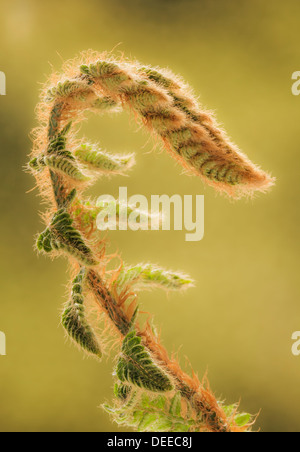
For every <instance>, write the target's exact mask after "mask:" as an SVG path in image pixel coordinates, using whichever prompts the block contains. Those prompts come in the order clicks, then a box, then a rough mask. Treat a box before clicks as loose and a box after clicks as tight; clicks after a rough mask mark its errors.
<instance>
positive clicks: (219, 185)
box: [29, 55, 273, 432]
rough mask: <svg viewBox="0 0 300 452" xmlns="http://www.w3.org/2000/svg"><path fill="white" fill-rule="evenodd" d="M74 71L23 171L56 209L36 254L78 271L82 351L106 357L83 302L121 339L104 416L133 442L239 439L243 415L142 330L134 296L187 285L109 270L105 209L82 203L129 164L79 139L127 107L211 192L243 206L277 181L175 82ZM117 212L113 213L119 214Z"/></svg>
mask: <svg viewBox="0 0 300 452" xmlns="http://www.w3.org/2000/svg"><path fill="white" fill-rule="evenodd" d="M76 64H77V63H74V64H73V66H72V68H71V69H70V70H66V72H65V73H64V74H63V75H62V77H61V78H60V79H55V80H52V82H51V83H50V85H49V86H47V87H46V89H45V91H44V93H43V95H42V103H41V105H40V108H39V119H40V121H41V127H40V128H39V129H38V130H37V131H36V133H35V142H34V150H33V152H32V156H31V160H30V163H29V168H30V170H31V171H32V173H33V175H34V176H35V177H36V180H37V183H38V186H39V188H40V190H41V193H42V195H44V196H45V198H46V199H47V200H48V201H49V203H50V206H51V210H50V213H49V214H48V215H47V227H46V230H45V231H44V232H43V233H42V234H40V236H39V238H38V241H37V248H38V250H39V251H44V252H46V253H52V254H53V255H61V254H63V255H64V254H66V255H68V256H69V258H70V260H71V263H72V265H73V267H75V268H76V272H77V276H76V278H75V279H74V280H73V284H72V289H71V296H70V301H69V302H68V303H67V305H66V306H65V308H64V312H63V315H62V325H63V327H64V328H65V330H66V332H67V334H68V335H69V336H70V337H71V338H72V339H73V340H74V341H75V342H76V343H77V344H78V345H79V346H80V347H81V348H82V349H83V350H85V351H87V352H88V353H89V354H92V355H95V356H96V357H101V356H102V352H103V346H102V345H100V341H99V338H98V336H97V334H96V333H95V329H94V328H93V324H92V323H93V321H92V320H91V319H90V318H89V316H88V315H87V312H86V304H85V300H86V297H90V296H91V295H92V299H93V300H94V303H95V306H96V308H97V309H98V310H99V311H100V312H101V313H102V314H103V315H104V317H105V318H106V319H107V322H109V324H110V325H112V326H113V329H110V330H111V334H113V335H114V336H116V337H119V338H120V339H121V340H122V347H121V350H119V356H118V361H117V366H116V376H117V379H118V382H117V383H116V386H115V396H116V403H115V406H114V407H108V406H105V409H106V410H107V411H108V412H110V413H111V414H112V416H113V418H114V419H115V421H116V422H118V423H119V424H121V425H123V424H124V425H127V426H128V425H129V426H132V427H133V428H135V429H138V430H140V431H182V432H184V431H213V432H231V431H233V432H234V431H246V430H248V429H249V428H250V424H251V422H250V417H249V415H246V414H242V415H240V414H237V407H236V406H231V407H226V406H224V405H223V404H222V403H219V402H218V401H217V400H216V399H215V397H214V395H213V394H212V393H211V391H210V390H209V388H208V387H207V386H206V385H205V384H204V383H200V382H199V380H198V379H197V377H196V376H195V375H194V376H193V377H191V376H189V375H188V374H187V373H185V372H184V371H183V370H182V369H181V368H180V366H179V364H178V362H177V360H176V359H175V358H170V357H169V356H168V354H167V352H166V350H165V349H164V348H163V346H162V345H161V342H160V339H159V337H158V335H157V334H156V332H155V329H154V327H153V326H151V325H150V324H146V325H145V326H143V327H141V326H140V324H139V321H138V318H139V309H138V305H137V302H136V294H137V291H138V290H141V289H143V288H145V287H151V286H159V287H161V288H164V289H167V290H170V289H171V290H181V289H184V288H188V287H190V286H191V285H192V284H193V281H192V280H191V279H190V278H189V277H188V276H186V275H184V274H181V273H179V272H171V271H166V270H164V269H162V268H160V267H158V266H153V265H151V264H141V265H136V266H122V268H121V269H120V268H118V269H115V270H114V271H113V274H112V273H111V271H110V272H108V271H107V270H106V264H107V262H108V260H109V257H108V256H106V254H105V246H104V244H103V239H102V237H101V233H100V232H99V231H98V230H97V229H96V227H95V221H96V217H97V215H98V214H99V212H103V211H104V212H105V209H106V208H109V206H108V207H107V206H106V207H105V205H104V204H105V203H104V204H101V203H100V204H96V203H93V202H91V201H88V200H85V199H84V198H83V190H84V188H85V186H86V185H87V183H91V182H92V181H93V180H94V179H95V177H96V176H98V174H99V175H106V174H123V173H124V172H126V171H127V170H128V169H129V168H131V167H132V165H133V163H134V158H133V155H124V156H118V155H113V154H110V153H108V152H106V151H102V150H100V149H98V147H97V146H95V145H90V144H85V142H84V141H81V140H78V139H76V124H77V123H78V122H79V121H81V120H82V118H83V115H84V112H85V111H87V110H89V111H93V112H96V113H100V112H105V111H107V110H117V109H118V108H119V107H120V106H123V107H126V106H127V107H129V108H130V109H131V110H132V111H133V112H134V114H135V115H136V117H137V118H139V119H140V120H141V121H142V123H143V124H144V125H145V126H147V127H148V128H149V129H150V130H151V131H152V132H153V133H154V134H156V135H157V136H159V137H160V138H161V139H162V142H163V144H164V146H165V148H166V149H167V150H168V151H169V152H170V153H171V154H172V156H173V157H175V158H176V159H177V160H178V161H179V162H180V163H182V164H183V166H184V167H185V168H187V169H189V170H191V171H192V172H193V173H194V174H197V175H199V176H201V177H202V178H203V180H204V181H206V182H208V183H209V184H210V185H213V186H214V187H215V188H216V189H217V190H220V191H223V192H226V193H227V194H228V195H230V196H233V197H240V196H242V195H244V194H248V193H249V194H251V193H253V192H254V191H255V190H265V189H267V188H268V187H270V186H271V185H272V183H273V179H272V178H270V176H268V175H267V174H266V173H264V172H263V171H262V170H260V169H259V168H258V167H256V166H255V165H253V164H252V163H251V162H250V161H249V160H248V159H247V158H246V157H245V156H244V155H243V154H241V153H240V152H239V151H238V150H237V148H236V147H234V146H233V145H232V144H231V143H230V141H229V140H228V138H227V137H226V135H225V134H224V133H223V132H222V131H221V130H219V129H218V127H217V125H216V123H215V120H214V118H213V117H212V116H211V115H210V114H209V113H207V112H205V111H203V110H202V109H201V107H200V106H199V105H198V104H197V102H196V100H195V99H194V97H193V96H192V95H191V94H190V91H189V90H188V88H187V87H186V86H185V85H184V83H183V82H182V81H181V80H180V79H178V78H177V77H175V76H173V75H172V74H170V73H168V72H166V71H162V70H160V69H152V68H149V67H146V68H145V67H143V66H141V65H139V64H138V63H136V62H134V63H130V62H128V61H116V60H113V59H112V58H105V57H103V56H101V55H97V56H95V57H93V56H92V57H89V56H84V57H83V59H82V60H81V61H80V62H79V63H78V67H77V69H76ZM68 67H69V68H70V65H68ZM113 207H114V208H115V209H116V213H117V214H118V209H119V208H120V205H119V204H118V203H116V204H115V205H114V206H113ZM131 212H132V209H131V208H130V207H129V208H128V214H130V213H131ZM147 221H148V220H147ZM158 393H159V394H158Z"/></svg>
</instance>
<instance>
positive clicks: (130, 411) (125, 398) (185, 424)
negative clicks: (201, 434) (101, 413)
mask: <svg viewBox="0 0 300 452" xmlns="http://www.w3.org/2000/svg"><path fill="white" fill-rule="evenodd" d="M115 395H116V397H117V399H118V400H117V401H116V404H115V406H114V407H110V406H108V405H103V408H104V409H105V411H107V412H108V413H109V414H110V415H111V416H112V418H113V420H114V421H115V422H116V423H117V424H119V425H129V426H130V427H133V429H134V430H137V431H139V432H189V431H199V430H200V428H201V427H202V423H201V418H199V419H197V418H196V416H195V414H194V413H193V412H192V409H191V407H190V406H187V407H186V409H185V410H183V409H182V397H181V395H180V393H178V392H176V393H175V395H174V396H173V397H172V398H167V397H165V396H164V395H159V396H157V395H156V396H151V395H149V394H146V393H143V394H142V393H141V394H138V393H137V392H134V393H131V392H126V389H124V387H123V386H122V385H120V386H118V385H116V388H115Z"/></svg>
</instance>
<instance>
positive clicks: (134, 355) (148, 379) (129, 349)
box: [116, 331, 173, 392]
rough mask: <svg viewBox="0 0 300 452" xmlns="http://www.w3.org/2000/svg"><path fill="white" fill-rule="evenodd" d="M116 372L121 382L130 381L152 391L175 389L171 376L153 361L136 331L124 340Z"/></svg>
mask: <svg viewBox="0 0 300 452" xmlns="http://www.w3.org/2000/svg"><path fill="white" fill-rule="evenodd" d="M116 374H117V377H118V378H119V380H120V381H121V382H123V383H124V382H128V383H130V384H132V385H134V386H137V387H139V388H144V389H147V390H149V391H152V392H167V391H171V390H172V389H173V384H172V382H171V380H170V378H169V377H168V375H167V374H166V373H165V372H164V371H163V370H162V369H161V368H160V367H159V366H158V365H157V364H156V363H155V362H154V361H153V359H152V358H151V356H150V353H149V352H148V351H147V350H146V349H145V347H144V346H143V344H142V340H141V338H140V337H139V336H137V334H136V331H132V332H130V333H128V334H127V336H126V337H125V339H124V341H123V345H122V354H121V356H120V358H119V361H118V364H117V369H116Z"/></svg>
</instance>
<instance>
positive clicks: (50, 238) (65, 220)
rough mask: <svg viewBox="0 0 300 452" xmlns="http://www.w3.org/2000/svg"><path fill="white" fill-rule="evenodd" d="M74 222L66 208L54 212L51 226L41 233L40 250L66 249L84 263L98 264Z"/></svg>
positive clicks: (38, 244)
mask: <svg viewBox="0 0 300 452" xmlns="http://www.w3.org/2000/svg"><path fill="white" fill-rule="evenodd" d="M72 224H73V220H72V218H71V216H70V214H69V213H68V212H67V211H66V210H65V209H59V210H58V211H57V212H56V213H55V214H54V216H53V219H52V221H51V224H50V226H49V227H48V228H47V229H46V230H45V231H44V232H42V234H40V236H39V238H38V241H37V248H38V250H39V251H42V250H43V251H45V252H46V253H49V252H51V251H52V250H56V251H59V250H61V251H65V252H66V253H68V254H70V255H71V256H73V257H75V258H76V259H78V260H79V261H80V262H81V263H82V264H83V265H87V266H94V265H97V261H96V260H95V259H94V257H93V253H92V251H91V249H90V248H89V247H88V246H87V245H86V244H85V243H84V241H83V238H82V236H81V234H80V233H79V232H78V231H77V230H76V229H75V228H74V227H73V226H72Z"/></svg>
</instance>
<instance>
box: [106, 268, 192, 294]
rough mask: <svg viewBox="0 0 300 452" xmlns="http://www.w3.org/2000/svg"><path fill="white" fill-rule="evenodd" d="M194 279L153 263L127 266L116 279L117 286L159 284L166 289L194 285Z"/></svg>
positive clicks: (141, 286) (179, 288) (138, 286)
mask: <svg viewBox="0 0 300 452" xmlns="http://www.w3.org/2000/svg"><path fill="white" fill-rule="evenodd" d="M193 283H194V281H193V280H192V279H191V278H190V277H188V276H187V275H184V274H182V273H180V272H172V271H167V270H164V269H163V268H160V267H157V266H155V265H152V264H141V265H135V266H133V267H125V268H123V269H122V271H121V272H120V274H119V277H118V279H117V281H116V283H115V284H116V286H117V287H120V288H122V287H124V286H126V285H128V284H134V286H135V288H136V289H138V288H143V287H147V286H152V285H153V286H157V287H161V288H162V289H166V290H181V289H186V288H189V287H192V286H193Z"/></svg>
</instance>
